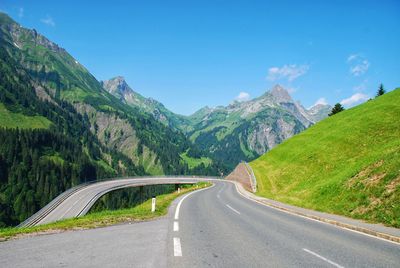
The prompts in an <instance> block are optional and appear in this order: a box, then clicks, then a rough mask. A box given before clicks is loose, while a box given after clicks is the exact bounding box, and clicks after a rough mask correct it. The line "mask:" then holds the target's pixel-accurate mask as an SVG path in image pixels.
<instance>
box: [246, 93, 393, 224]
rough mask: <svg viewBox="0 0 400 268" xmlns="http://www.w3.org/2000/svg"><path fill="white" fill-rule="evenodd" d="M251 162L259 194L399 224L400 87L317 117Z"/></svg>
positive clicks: (324, 209) (369, 219)
mask: <svg viewBox="0 0 400 268" xmlns="http://www.w3.org/2000/svg"><path fill="white" fill-rule="evenodd" d="M250 165H251V167H252V168H253V169H254V173H255V175H256V177H257V181H258V194H259V195H261V196H265V197H268V198H272V199H276V200H279V201H283V202H286V203H290V204H294V205H297V206H302V207H307V208H311V209H316V210H320V211H325V212H330V213H336V214H342V215H346V216H350V217H354V218H361V219H365V220H368V221H372V222H382V223H385V224H387V225H391V226H395V227H400V89H396V90H394V91H392V92H390V93H387V94H385V95H383V96H381V97H379V98H376V99H374V100H371V101H368V102H367V103H365V104H362V105H359V106H357V107H355V108H352V109H349V110H346V111H344V112H341V113H339V114H336V115H334V116H332V117H330V118H327V119H325V120H323V121H321V122H319V123H318V124H316V125H314V126H312V127H311V128H309V129H307V130H306V131H304V132H302V133H301V134H299V135H296V136H294V137H293V138H291V139H288V140H287V141H285V142H283V143H282V144H281V145H279V146H277V147H276V148H275V149H273V150H271V151H270V152H268V153H266V154H265V155H263V156H261V157H260V158H258V159H256V160H255V161H253V162H251V163H250Z"/></svg>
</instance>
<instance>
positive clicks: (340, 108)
mask: <svg viewBox="0 0 400 268" xmlns="http://www.w3.org/2000/svg"><path fill="white" fill-rule="evenodd" d="M341 111H344V107H343V106H342V105H341V104H340V103H336V104H335V106H334V107H333V108H332V111H331V113H330V114H329V116H332V115H334V114H337V113H340V112H341Z"/></svg>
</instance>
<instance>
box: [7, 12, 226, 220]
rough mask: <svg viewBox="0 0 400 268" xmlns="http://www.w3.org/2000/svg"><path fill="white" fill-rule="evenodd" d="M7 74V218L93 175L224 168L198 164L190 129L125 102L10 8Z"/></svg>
mask: <svg viewBox="0 0 400 268" xmlns="http://www.w3.org/2000/svg"><path fill="white" fill-rule="evenodd" d="M0 78H1V79H0V128H1V131H0V134H1V137H2V142H1V143H0V209H1V210H0V225H10V224H16V223H18V222H20V221H21V220H23V219H25V218H26V217H27V216H29V215H30V214H32V212H34V211H36V210H38V209H39V208H40V207H42V206H43V205H44V204H45V203H47V202H48V201H49V200H51V199H52V198H54V197H55V196H56V195H57V194H59V193H60V192H62V191H64V190H66V189H67V188H69V187H71V186H73V185H75V184H78V183H81V182H84V181H86V180H93V179H99V178H105V177H115V176H124V175H142V174H185V173H191V172H195V173H199V174H202V173H209V174H216V173H217V172H218V171H219V169H221V168H222V169H223V167H219V166H218V165H217V164H215V163H214V162H213V163H211V164H209V165H208V166H204V165H203V166H198V167H196V168H193V169H190V168H189V166H188V164H187V163H186V162H185V160H184V158H182V157H181V154H184V153H187V152H188V153H190V154H191V155H192V156H194V155H197V154H199V155H201V154H202V152H201V151H199V150H198V149H196V148H195V146H193V144H192V143H191V142H190V141H189V140H188V139H187V138H186V137H185V135H183V134H182V133H181V132H178V131H175V130H173V129H170V128H168V127H167V126H165V125H164V124H162V123H160V122H158V121H157V120H154V118H153V117H152V116H151V115H150V114H148V113H146V112H143V111H140V110H138V109H135V108H134V107H130V106H128V105H126V104H124V103H121V102H120V101H119V100H118V99H117V98H115V97H114V96H112V95H111V94H109V93H108V92H107V91H106V90H104V89H103V88H102V86H101V84H100V83H99V82H98V81H97V80H96V79H95V78H94V77H93V76H92V75H91V74H90V73H89V72H88V71H87V70H86V69H85V68H84V67H83V66H82V65H81V64H79V63H78V62H77V61H76V60H75V59H74V58H73V57H71V56H70V55H69V54H68V53H67V52H66V51H65V50H64V49H62V48H60V47H59V46H58V45H56V44H54V43H52V42H51V41H49V40H48V39H46V38H45V37H44V36H42V35H40V34H38V33H37V32H36V31H35V30H29V29H25V28H23V27H21V26H20V25H19V24H17V23H15V22H14V21H13V20H12V19H11V18H9V17H8V16H7V15H5V14H3V13H0ZM34 129H36V130H34ZM199 159H200V158H199Z"/></svg>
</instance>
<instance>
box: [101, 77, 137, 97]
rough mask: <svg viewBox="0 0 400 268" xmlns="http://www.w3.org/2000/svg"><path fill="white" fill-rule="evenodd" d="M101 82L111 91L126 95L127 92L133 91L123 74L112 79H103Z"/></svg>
mask: <svg viewBox="0 0 400 268" xmlns="http://www.w3.org/2000/svg"><path fill="white" fill-rule="evenodd" d="M101 83H102V85H103V87H104V88H105V89H106V90H107V91H108V92H110V93H120V94H122V95H125V94H126V93H130V92H133V90H132V89H131V88H130V87H129V85H128V84H127V83H126V81H125V78H124V77H123V76H116V77H114V78H111V79H110V80H105V81H102V82H101Z"/></svg>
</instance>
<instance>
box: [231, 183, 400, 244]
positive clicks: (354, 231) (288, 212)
mask: <svg viewBox="0 0 400 268" xmlns="http://www.w3.org/2000/svg"><path fill="white" fill-rule="evenodd" d="M226 182H229V183H233V184H234V185H235V188H236V192H237V193H238V194H239V195H241V196H242V197H243V198H246V199H248V200H250V201H252V202H256V203H258V204H260V205H263V206H266V207H269V208H272V209H275V210H278V211H281V212H284V213H286V214H290V215H293V216H296V217H300V218H303V219H307V220H309V221H315V222H319V223H322V224H326V225H329V226H332V227H336V228H339V229H342V230H346V231H350V232H353V233H358V234H360V235H365V236H369V237H371V238H374V239H379V240H382V241H385V242H389V243H392V244H395V245H400V243H397V242H395V241H391V240H388V239H385V238H382V237H378V236H375V235H370V234H367V233H363V232H360V231H357V230H353V229H349V228H346V227H342V226H338V225H335V224H331V223H329V222H324V221H320V220H317V219H313V218H309V217H306V216H303V215H299V214H297V213H294V212H291V211H287V210H284V209H280V208H277V207H273V206H270V205H268V204H265V203H263V202H261V201H258V200H255V199H252V198H250V197H248V196H246V195H244V194H242V193H241V192H240V191H239V189H238V186H237V185H236V183H234V182H232V181H228V180H226Z"/></svg>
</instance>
